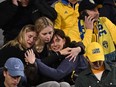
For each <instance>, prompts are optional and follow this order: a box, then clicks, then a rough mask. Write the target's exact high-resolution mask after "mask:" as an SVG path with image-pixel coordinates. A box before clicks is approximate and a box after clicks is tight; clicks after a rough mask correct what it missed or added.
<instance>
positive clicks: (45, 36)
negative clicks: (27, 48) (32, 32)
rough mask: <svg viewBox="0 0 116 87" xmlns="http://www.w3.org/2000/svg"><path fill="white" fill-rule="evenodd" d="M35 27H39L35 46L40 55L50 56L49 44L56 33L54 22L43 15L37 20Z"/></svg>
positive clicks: (42, 56) (43, 56)
mask: <svg viewBox="0 0 116 87" xmlns="http://www.w3.org/2000/svg"><path fill="white" fill-rule="evenodd" d="M35 28H36V29H37V32H38V37H37V41H36V43H35V46H34V48H35V50H36V52H37V55H39V57H41V58H45V57H47V56H48V48H47V44H48V43H49V42H50V41H51V39H52V36H53V34H54V28H53V22H52V21H51V20H50V19H48V18H47V17H41V18H39V19H37V20H36V22H35Z"/></svg>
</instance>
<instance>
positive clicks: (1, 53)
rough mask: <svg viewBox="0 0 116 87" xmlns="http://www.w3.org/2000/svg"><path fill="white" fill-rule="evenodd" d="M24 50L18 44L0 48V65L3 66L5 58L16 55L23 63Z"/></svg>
mask: <svg viewBox="0 0 116 87" xmlns="http://www.w3.org/2000/svg"><path fill="white" fill-rule="evenodd" d="M25 52H26V50H21V49H20V48H19V47H18V46H10V45H8V46H6V47H4V48H1V49H0V67H3V66H4V64H5V62H6V60H7V59H8V58H10V57H17V58H19V59H21V61H22V62H23V63H25V60H24V58H25V56H24V53H25Z"/></svg>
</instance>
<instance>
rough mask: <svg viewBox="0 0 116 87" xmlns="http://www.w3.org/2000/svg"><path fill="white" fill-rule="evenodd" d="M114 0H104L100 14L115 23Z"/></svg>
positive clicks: (115, 9)
mask: <svg viewBox="0 0 116 87" xmlns="http://www.w3.org/2000/svg"><path fill="white" fill-rule="evenodd" d="M115 3H116V0H104V1H103V4H102V5H103V7H102V8H100V10H99V11H100V16H102V17H103V16H104V17H107V18H108V19H110V20H111V21H112V22H113V23H114V24H115V25H116V4H115Z"/></svg>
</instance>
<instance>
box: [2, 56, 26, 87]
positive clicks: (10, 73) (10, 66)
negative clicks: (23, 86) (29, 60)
mask: <svg viewBox="0 0 116 87" xmlns="http://www.w3.org/2000/svg"><path fill="white" fill-rule="evenodd" d="M3 76H4V77H3V78H0V79H1V80H0V87H19V86H18V85H19V82H20V80H21V77H24V65H23V63H22V61H21V60H20V59H18V58H15V57H11V58H9V59H8V60H7V61H6V63H5V65H4V68H3Z"/></svg>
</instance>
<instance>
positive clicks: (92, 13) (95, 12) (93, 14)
mask: <svg viewBox="0 0 116 87" xmlns="http://www.w3.org/2000/svg"><path fill="white" fill-rule="evenodd" d="M86 12H87V13H88V15H89V16H91V17H93V18H94V19H95V21H97V20H98V18H99V12H98V9H97V8H94V9H92V10H86Z"/></svg>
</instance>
